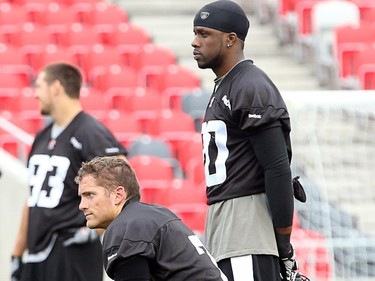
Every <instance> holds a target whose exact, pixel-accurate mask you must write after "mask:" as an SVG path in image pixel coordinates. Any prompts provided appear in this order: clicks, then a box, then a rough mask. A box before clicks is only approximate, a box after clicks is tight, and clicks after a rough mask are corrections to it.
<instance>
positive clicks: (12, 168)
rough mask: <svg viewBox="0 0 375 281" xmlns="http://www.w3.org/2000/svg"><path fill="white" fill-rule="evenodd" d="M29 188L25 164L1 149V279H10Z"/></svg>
mask: <svg viewBox="0 0 375 281" xmlns="http://www.w3.org/2000/svg"><path fill="white" fill-rule="evenodd" d="M27 190H28V188H27V169H26V166H25V164H24V163H23V162H22V161H20V160H18V159H16V158H14V157H13V156H12V155H10V154H8V153H7V152H5V151H4V150H2V149H0V194H1V196H0V220H1V221H0V225H1V231H0V280H10V257H11V254H12V250H13V246H14V243H15V239H16V236H17V231H18V227H19V223H20V219H21V212H22V206H23V204H24V202H25V198H26V196H27Z"/></svg>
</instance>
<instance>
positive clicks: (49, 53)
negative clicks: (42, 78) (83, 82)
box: [30, 45, 79, 73]
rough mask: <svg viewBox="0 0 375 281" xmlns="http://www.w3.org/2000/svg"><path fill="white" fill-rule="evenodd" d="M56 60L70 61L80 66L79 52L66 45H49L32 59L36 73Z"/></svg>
mask: <svg viewBox="0 0 375 281" xmlns="http://www.w3.org/2000/svg"><path fill="white" fill-rule="evenodd" d="M56 62H65V63H70V64H73V65H75V66H77V67H79V61H78V57H77V54H76V53H75V52H74V51H73V50H72V49H71V48H68V47H65V46H58V45H47V46H45V48H44V50H43V51H41V53H39V54H34V56H32V57H31V59H30V64H31V65H32V68H33V70H34V72H35V73H38V72H39V71H40V70H41V69H42V68H43V67H44V66H46V65H47V64H50V63H56Z"/></svg>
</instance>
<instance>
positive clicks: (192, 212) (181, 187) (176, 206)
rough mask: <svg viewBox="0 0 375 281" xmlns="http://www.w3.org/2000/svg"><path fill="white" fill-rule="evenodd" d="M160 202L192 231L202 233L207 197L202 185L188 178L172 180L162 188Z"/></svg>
mask: <svg viewBox="0 0 375 281" xmlns="http://www.w3.org/2000/svg"><path fill="white" fill-rule="evenodd" d="M163 191H164V193H163V194H164V196H163V198H162V204H163V205H165V206H167V207H168V208H169V209H170V210H172V211H173V212H174V213H175V214H176V215H177V216H179V217H180V218H181V220H182V221H183V222H184V223H185V224H186V225H187V226H188V227H189V228H190V229H192V230H193V231H195V232H198V233H199V234H203V233H204V228H205V221H206V213H207V208H208V207H207V204H206V201H207V198H206V189H205V186H204V185H198V186H197V185H196V184H195V183H194V182H191V181H189V180H185V179H183V180H174V181H173V182H172V184H171V185H170V187H169V188H166V189H164V190H163Z"/></svg>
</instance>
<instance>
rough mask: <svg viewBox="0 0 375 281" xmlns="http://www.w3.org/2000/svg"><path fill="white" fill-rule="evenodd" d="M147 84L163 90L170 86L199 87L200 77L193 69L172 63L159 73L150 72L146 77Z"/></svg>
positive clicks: (160, 90)
mask: <svg viewBox="0 0 375 281" xmlns="http://www.w3.org/2000/svg"><path fill="white" fill-rule="evenodd" d="M144 83H145V86H147V87H151V88H155V89H156V90H158V91H159V92H161V93H162V92H163V91H165V90H167V89H168V88H194V87H196V88H199V87H200V86H201V84H200V78H199V77H198V75H197V74H196V73H195V72H193V71H192V70H190V69H188V68H186V67H184V66H181V65H178V64H171V65H168V66H166V67H163V68H161V69H160V71H158V73H154V74H150V75H148V76H146V77H145V79H144Z"/></svg>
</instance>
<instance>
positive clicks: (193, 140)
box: [176, 133, 203, 172]
mask: <svg viewBox="0 0 375 281" xmlns="http://www.w3.org/2000/svg"><path fill="white" fill-rule="evenodd" d="M202 151H203V147H202V137H201V134H200V133H194V134H192V135H191V137H190V138H189V139H186V140H185V141H181V142H180V143H179V145H178V147H177V151H176V153H177V154H176V155H177V158H178V160H179V161H180V163H181V168H182V169H183V171H185V172H186V170H187V169H188V168H189V166H190V164H189V163H190V162H193V163H194V164H193V165H195V163H196V162H197V161H203V160H202V159H203V154H202Z"/></svg>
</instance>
